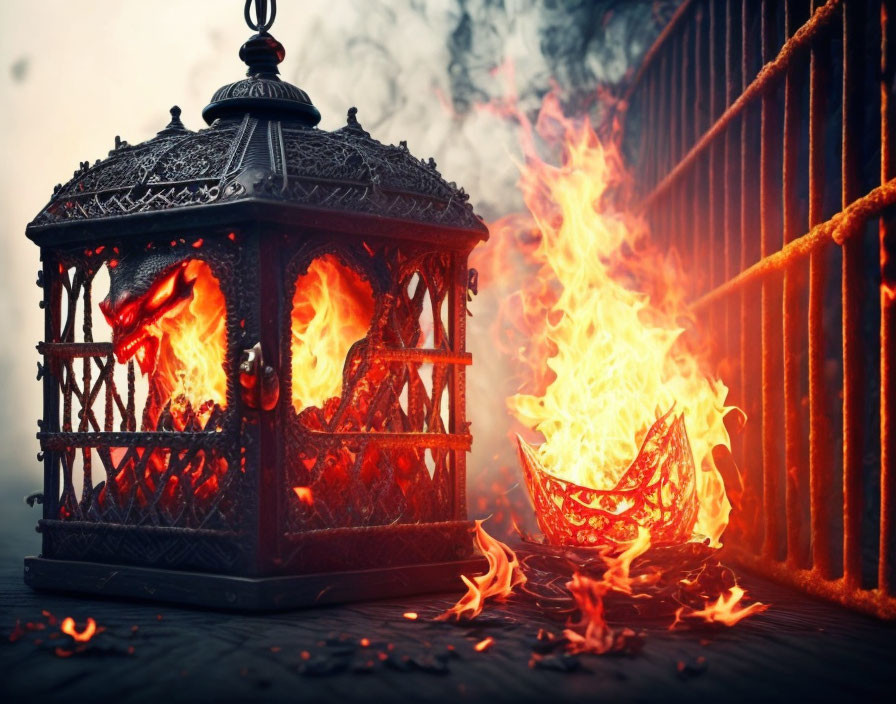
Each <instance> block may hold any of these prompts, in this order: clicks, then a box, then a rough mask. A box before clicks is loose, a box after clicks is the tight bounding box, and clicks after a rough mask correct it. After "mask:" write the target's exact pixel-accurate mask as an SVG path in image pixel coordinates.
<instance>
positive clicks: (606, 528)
mask: <svg viewBox="0 0 896 704" xmlns="http://www.w3.org/2000/svg"><path fill="white" fill-rule="evenodd" d="M671 413H672V411H670V412H669V413H666V415H664V416H662V417H661V418H659V419H658V420H657V421H656V423H654V424H653V426H652V427H651V429H650V431H649V432H648V433H647V437H646V438H645V439H644V444H643V445H642V446H641V451H640V452H639V453H638V457H637V458H636V459H635V461H634V462H633V463H632V465H631V466H630V467H629V468H628V470H627V471H626V472H625V474H624V475H623V476H622V478H621V479H620V480H619V482H618V484H617V485H616V486H615V487H614V488H613V489H611V490H606V491H601V490H597V489H588V488H586V487H583V486H579V485H577V484H573V483H572V482H566V481H563V480H562V479H557V478H556V477H553V476H552V475H550V474H549V473H548V472H546V471H545V469H544V468H543V467H542V466H541V463H540V460H539V458H538V454H537V452H536V451H535V450H534V449H533V448H532V447H530V446H529V445H528V444H527V443H526V442H525V441H524V440H523V439H522V438H518V442H519V450H520V462H521V464H522V466H523V474H524V476H525V479H526V486H527V487H528V489H529V495H530V496H531V497H532V501H533V503H534V504H535V514H536V519H537V520H538V526H539V528H541V530H542V532H543V533H544V534H545V536H546V537H547V539H548V541H549V542H550V543H552V544H555V545H589V544H592V545H593V544H601V545H609V546H613V547H618V546H620V545H621V544H623V543H627V542H630V541H632V540H634V539H635V538H636V537H637V536H638V534H639V529H640V528H642V527H643V528H648V529H649V530H650V535H651V539H652V541H653V542H654V543H655V544H673V543H680V542H684V541H686V540H688V538H690V536H691V530H692V529H693V527H694V521H695V520H696V517H697V497H696V493H695V490H694V483H695V478H694V460H693V457H692V455H691V448H690V445H689V444H688V438H687V434H686V432H685V426H684V419H683V417H682V416H680V415H679V416H677V417H675V418H670V416H671Z"/></svg>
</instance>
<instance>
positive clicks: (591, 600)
mask: <svg viewBox="0 0 896 704" xmlns="http://www.w3.org/2000/svg"><path fill="white" fill-rule="evenodd" d="M648 548H650V531H648V530H647V529H646V528H640V529H639V530H638V537H637V538H636V539H635V540H634V541H632V543H631V544H630V545H629V546H628V548H626V550H625V551H624V552H622V553H621V554H620V555H618V556H617V557H611V556H610V555H609V554H604V555H603V556H602V557H603V560H604V562H605V563H606V565H607V570H606V572H604V574H603V577H602V578H601V579H600V580H596V579H591V578H589V577H586V576H584V575H582V574H580V573H579V572H576V573H575V574H573V577H572V580H571V581H569V582H567V583H566V588H567V589H569V591H570V593H571V594H572V596H573V599H575V602H576V606H577V607H578V609H579V612H580V614H581V616H580V618H579V620H578V621H576V622H574V623H570V624H569V626H570V627H569V628H566V629H565V630H564V631H563V635H564V636H565V637H566V639H567V640H568V641H569V650H570V652H573V653H594V654H597V655H601V654H603V653H608V652H612V651H615V650H619V649H620V647H621V646H622V645H623V643H624V641H625V639H626V638H628V637H629V636H631V635H633V632H632V631H630V630H628V629H623V630H622V631H619V632H616V631H614V630H613V629H612V628H610V625H609V624H608V623H607V621H606V619H605V618H604V597H605V596H606V595H607V593H608V592H610V591H618V592H622V593H623V594H628V595H631V596H636V597H638V596H641V597H649V595H647V594H632V584H633V583H634V582H636V581H637V582H641V583H643V582H644V581H645V577H636V578H632V577H630V576H629V573H630V570H631V565H632V560H634V559H635V558H636V557H638V556H639V555H642V554H644V553H645V552H646V551H647V550H648ZM646 577H648V578H649V576H646ZM657 578H658V576H657Z"/></svg>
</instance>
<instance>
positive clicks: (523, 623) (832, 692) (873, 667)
mask: <svg viewBox="0 0 896 704" xmlns="http://www.w3.org/2000/svg"><path fill="white" fill-rule="evenodd" d="M24 493H25V488H24V487H21V491H19V487H10V486H7V488H6V490H5V491H4V493H3V496H2V498H0V526H2V529H3V532H2V537H0V632H2V642H0V701H4V702H11V701H35V702H53V701H60V702H67V703H72V702H91V703H92V704H99V703H101V702H117V703H119V704H124V703H125V702H160V703H161V702H181V701H183V702H187V701H190V702H193V701H214V702H225V701H265V702H280V701H283V702H286V701H290V702H293V701H326V700H333V701H355V700H359V701H360V700H370V701H399V700H410V701H516V702H520V701H539V700H541V701H574V700H585V701H587V700H591V701H610V702H615V701H685V700H688V701H702V700H710V699H712V700H715V701H720V702H730V701H757V700H763V701H791V702H796V701H838V702H851V701H862V702H874V701H896V661H894V657H893V656H894V654H896V647H894V646H896V627H894V626H892V625H890V624H883V623H880V622H877V621H874V620H873V619H870V618H866V617H864V616H860V615H857V614H853V613H850V612H848V611H844V610H842V609H840V608H837V607H834V606H830V605H828V604H825V603H822V602H818V601H814V600H808V599H804V598H802V597H801V596H799V595H798V594H796V593H794V592H792V591H788V590H784V589H782V588H780V587H777V586H775V585H772V584H770V583H768V582H765V581H763V580H759V579H756V578H750V577H747V576H744V578H743V582H744V584H745V586H747V587H748V588H749V589H751V590H752V591H753V593H755V594H756V596H757V597H758V598H760V599H761V600H763V601H770V602H772V603H773V607H772V608H771V609H770V610H769V611H767V612H765V613H763V614H760V615H759V616H756V617H754V618H752V619H748V620H746V621H744V622H742V623H741V624H739V625H738V626H737V627H735V628H733V629H721V630H710V631H707V630H703V631H689V632H669V631H668V630H666V629H665V627H664V625H663V624H637V623H633V624H628V625H632V626H634V627H639V626H641V627H644V628H645V630H646V631H647V637H646V643H645V646H644V649H643V651H642V652H641V653H639V654H637V655H634V656H609V657H607V656H604V657H596V656H585V657H582V658H580V659H579V661H578V662H579V667H578V669H577V670H575V671H572V672H563V671H557V670H547V669H541V668H531V667H529V665H528V662H529V658H530V653H531V651H532V645H533V642H534V639H535V635H536V633H537V631H538V628H539V627H547V628H550V629H552V630H554V631H555V632H556V631H558V630H559V628H558V624H557V623H555V622H552V621H549V620H548V619H546V618H545V617H543V616H541V615H540V614H539V613H538V612H537V611H536V610H535V609H534V608H533V607H532V606H531V605H528V604H525V603H520V602H517V603H510V604H508V605H505V606H501V607H498V608H491V609H489V610H488V611H487V612H486V613H485V614H483V616H482V617H481V618H480V619H477V621H474V622H473V623H472V624H468V625H462V626H457V625H451V624H445V623H434V622H432V621H431V618H432V617H433V616H435V615H436V614H437V613H439V612H440V611H442V610H443V609H445V608H447V607H448V606H449V605H450V604H452V603H453V601H454V598H455V597H456V595H444V596H437V597H432V596H430V597H422V598H421V597H418V598H414V599H403V600H396V601H387V602H377V603H366V604H356V605H352V606H343V607H328V608H319V609H315V610H306V611H293V612H289V613H281V614H274V615H261V616H259V615H253V616H248V615H239V614H225V613H216V612H211V611H202V610H189V609H179V608H175V607H171V606H159V605H157V604H149V603H134V602H126V601H108V600H106V601H101V600H94V599H82V598H75V597H67V596H60V595H51V594H37V593H33V592H31V591H29V590H28V589H27V588H26V587H25V586H24V585H23V583H22V574H21V570H22V560H21V558H22V557H23V556H24V555H26V554H34V553H36V552H37V551H38V546H39V543H38V536H37V535H36V534H35V533H34V532H33V528H32V525H33V523H34V521H35V520H36V518H37V513H38V510H37V509H33V510H31V509H28V508H27V507H25V506H24V505H23V504H22V502H21V497H22V496H23V495H24ZM43 610H47V611H49V612H52V613H53V614H54V615H55V616H57V617H58V618H60V619H61V618H63V617H66V616H72V617H74V618H75V619H76V621H77V622H78V623H79V624H82V623H83V622H84V620H85V619H86V618H87V617H88V616H89V617H93V618H94V619H95V620H96V621H97V623H98V624H99V625H100V626H103V627H105V629H106V630H105V631H104V632H103V633H101V634H100V635H98V636H96V637H95V638H94V639H93V640H92V641H91V642H90V643H89V644H88V645H87V647H86V648H85V649H84V651H83V652H80V653H76V654H74V655H72V656H70V657H59V656H57V655H56V653H55V648H54V646H53V645H52V643H51V641H50V640H48V639H46V638H45V637H44V634H48V633H49V632H50V631H51V630H53V629H46V630H45V631H30V632H26V633H25V635H24V636H23V637H22V638H20V639H18V640H16V641H15V642H12V643H11V642H9V635H10V633H11V632H12V631H13V629H14V626H15V623H16V620H20V621H21V622H22V623H26V622H28V621H31V622H41V621H46V617H44V616H42V614H41V612H42V611H43ZM405 611H416V612H418V613H419V614H420V619H419V620H417V621H410V620H407V619H405V618H403V617H402V614H403V613H404V612H405ZM134 626H137V629H136V631H135V630H134V628H133V627H134ZM487 636H491V637H493V638H494V641H495V643H494V646H493V647H492V648H491V649H490V650H488V651H487V652H482V653H479V652H475V651H474V650H473V645H474V644H475V643H477V642H478V641H480V640H481V639H483V638H485V637H487ZM362 638H367V639H369V640H370V646H369V647H366V648H365V647H362V646H361V644H360V642H361V639H362ZM35 640H41V641H42V642H41V643H40V644H35ZM53 642H62V641H53ZM390 646H391V649H390ZM449 646H451V648H453V650H452V649H451V648H450V647H449ZM130 649H132V652H129V650H130ZM303 651H307V653H308V659H303V657H302V652H303ZM380 653H382V654H383V655H382V656H381V655H380ZM700 657H703V658H705V668H704V666H698V664H697V663H698V658H700ZM381 658H384V659H381ZM679 663H681V664H682V665H684V666H685V672H684V673H683V674H682V673H679V668H680V667H681V665H679Z"/></svg>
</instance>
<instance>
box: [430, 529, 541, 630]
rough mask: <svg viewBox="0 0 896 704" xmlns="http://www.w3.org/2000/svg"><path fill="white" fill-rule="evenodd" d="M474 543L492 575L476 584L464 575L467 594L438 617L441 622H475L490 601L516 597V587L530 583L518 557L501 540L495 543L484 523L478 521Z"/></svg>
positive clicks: (474, 580) (488, 573) (476, 580)
mask: <svg viewBox="0 0 896 704" xmlns="http://www.w3.org/2000/svg"><path fill="white" fill-rule="evenodd" d="M474 543H475V545H476V547H477V549H478V550H479V551H480V552H481V553H482V554H483V555H485V559H486V560H487V561H488V571H487V572H486V573H485V574H483V575H480V576H478V577H473V579H472V580H470V579H469V578H468V577H466V576H465V575H461V579H462V580H463V581H464V584H466V585H467V593H466V594H464V596H463V597H461V599H460V601H458V602H457V603H456V604H455V605H454V606H452V607H451V608H450V609H448V610H447V611H446V612H445V613H443V614H440V615H439V616H437V617H436V620H438V621H447V620H448V619H450V618H451V617H452V616H453V617H455V618H456V619H457V620H458V621H459V620H460V619H461V618H467V619H474V618H476V617H477V616H478V615H479V614H480V613H482V607H483V604H484V603H485V600H486V599H488V598H489V597H497V598H498V599H505V598H507V597H508V596H510V594H511V593H513V588H514V587H515V586H517V585H519V584H524V583H525V582H526V576H525V575H524V574H523V572H522V570H521V569H520V563H519V560H517V558H516V554H515V553H514V552H513V550H511V549H510V548H509V547H507V546H506V545H505V544H504V543H502V542H501V541H500V540H495V539H494V538H492V537H491V536H490V535H489V534H488V533H486V532H485V530H484V529H483V528H482V521H476V528H475V533H474Z"/></svg>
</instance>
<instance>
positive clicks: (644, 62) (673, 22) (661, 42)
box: [622, 0, 695, 103]
mask: <svg viewBox="0 0 896 704" xmlns="http://www.w3.org/2000/svg"><path fill="white" fill-rule="evenodd" d="M694 4H695V2H694V0H684V1H683V2H682V3H681V5H679V6H678V9H677V10H675V13H674V14H673V15H672V17H670V18H669V22H668V24H666V26H665V27H664V28H663V31H662V32H660V33H659V36H657V38H656V40H655V41H654V42H653V44H652V45H651V46H650V48H649V49H648V50H647V53H645V54H644V58H643V59H641V65H640V66H639V67H638V71H637V73H635V76H634V78H632V80H631V83H629V84H628V88H627V89H626V91H625V93H623V96H622V101H623V103H628V102H629V100H631V97H632V95H633V94H634V92H635V91H636V90H637V89H638V86H640V85H641V81H642V80H644V76H645V75H646V74H647V72H648V71H649V70H650V69H651V68H652V67H653V62H654V60H655V59H656V57H657V56H658V55H659V54H660V52H661V51H662V49H663V47H664V46H665V44H666V42H667V41H668V40H669V38H670V37H671V36H672V35H673V34H675V30H676V29H678V26H679V25H680V24H682V23H683V22H684V18H685V17H687V15H688V11H689V10H690V9H691V5H694Z"/></svg>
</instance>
